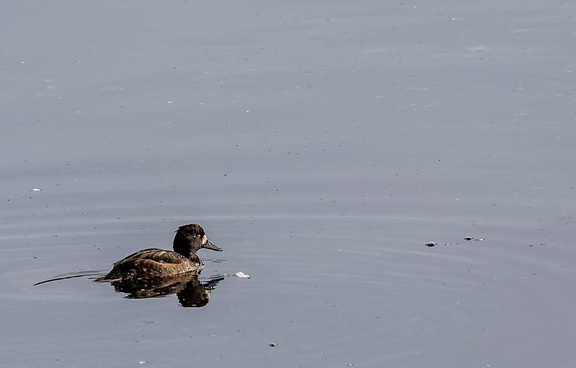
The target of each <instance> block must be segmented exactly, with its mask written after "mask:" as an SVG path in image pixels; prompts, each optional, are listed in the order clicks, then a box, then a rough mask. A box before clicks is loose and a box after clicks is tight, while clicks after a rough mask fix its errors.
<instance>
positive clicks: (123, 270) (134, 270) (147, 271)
mask: <svg viewBox="0 0 576 368" xmlns="http://www.w3.org/2000/svg"><path fill="white" fill-rule="evenodd" d="M173 247H174V251H169V250H164V249H157V248H149V249H143V250H139V251H138V252H135V253H132V254H130V255H129V256H127V257H125V258H122V259H121V260H119V261H118V262H116V263H114V267H113V268H112V271H110V272H109V273H108V274H107V275H106V276H104V277H100V278H98V279H96V280H95V281H96V282H117V281H137V280H146V279H153V278H164V277H173V276H176V275H180V274H184V273H189V272H198V271H199V270H201V269H202V265H203V263H202V261H201V260H200V258H198V256H197V255H196V252H197V251H198V250H199V249H200V248H206V249H212V250H216V251H222V249H221V248H219V247H218V246H217V245H215V244H213V243H212V242H211V241H210V240H208V237H206V234H205V233H204V229H202V227H201V226H200V225H197V224H190V225H184V226H180V227H179V228H178V230H177V231H176V236H175V237H174V244H173Z"/></svg>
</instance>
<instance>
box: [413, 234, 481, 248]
mask: <svg viewBox="0 0 576 368" xmlns="http://www.w3.org/2000/svg"><path fill="white" fill-rule="evenodd" d="M464 240H466V241H484V238H474V237H472V236H466V237H464ZM443 244H444V245H458V244H460V243H443ZM424 245H425V246H427V247H429V248H432V247H435V246H437V245H438V243H436V242H433V241H431V242H428V243H425V244H424Z"/></svg>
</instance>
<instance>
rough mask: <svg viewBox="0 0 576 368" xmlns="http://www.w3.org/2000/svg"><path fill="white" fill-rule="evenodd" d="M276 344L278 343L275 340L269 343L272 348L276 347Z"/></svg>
mask: <svg viewBox="0 0 576 368" xmlns="http://www.w3.org/2000/svg"><path fill="white" fill-rule="evenodd" d="M276 345H278V344H276V343H275V342H272V343H270V344H268V346H270V347H271V348H273V347H275V346H276Z"/></svg>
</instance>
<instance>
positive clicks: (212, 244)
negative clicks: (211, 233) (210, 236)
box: [202, 240, 222, 252]
mask: <svg viewBox="0 0 576 368" xmlns="http://www.w3.org/2000/svg"><path fill="white" fill-rule="evenodd" d="M202 248H206V249H212V250H215V251H218V252H222V248H220V247H219V246H217V245H216V244H214V243H212V242H211V241H210V240H208V241H207V242H206V244H204V245H203V246H202Z"/></svg>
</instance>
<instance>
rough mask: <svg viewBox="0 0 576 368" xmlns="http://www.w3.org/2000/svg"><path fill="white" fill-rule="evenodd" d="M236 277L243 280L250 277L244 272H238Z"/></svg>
mask: <svg viewBox="0 0 576 368" xmlns="http://www.w3.org/2000/svg"><path fill="white" fill-rule="evenodd" d="M236 277H240V278H241V279H249V278H250V275H246V274H245V273H244V272H241V271H238V272H236Z"/></svg>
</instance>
